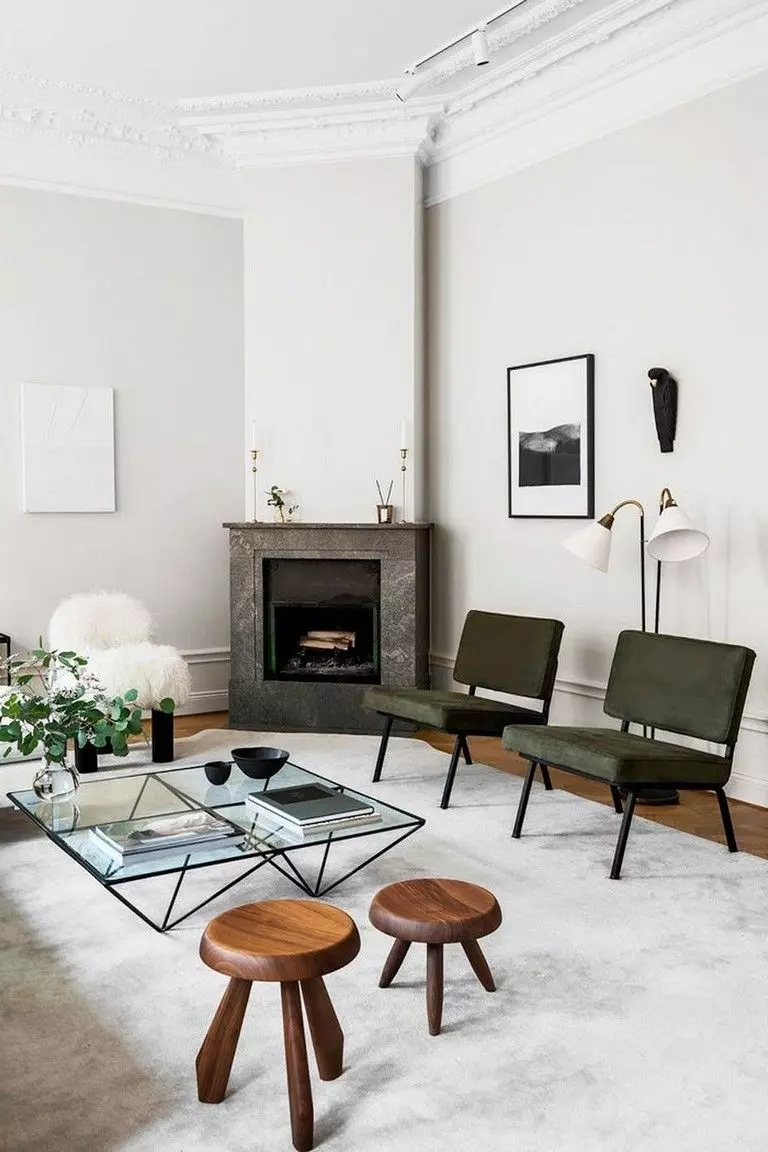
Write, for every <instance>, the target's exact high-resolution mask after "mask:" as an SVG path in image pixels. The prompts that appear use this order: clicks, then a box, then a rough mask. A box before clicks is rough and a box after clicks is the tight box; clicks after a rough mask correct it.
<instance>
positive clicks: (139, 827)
mask: <svg viewBox="0 0 768 1152" xmlns="http://www.w3.org/2000/svg"><path fill="white" fill-rule="evenodd" d="M238 835H242V830H241V829H239V828H235V827H234V826H233V825H232V824H230V823H229V821H228V820H221V819H219V817H218V816H215V815H214V814H213V812H205V811H197V812H181V813H174V814H173V815H170V816H150V817H146V818H145V819H142V820H118V821H116V822H114V823H112V824H102V825H98V826H97V827H96V828H91V829H90V836H91V840H92V843H93V846H94V847H95V848H98V849H100V851H102V852H104V853H105V854H106V855H107V856H109V857H110V858H111V859H113V860H116V861H117V862H118V863H119V864H126V863H127V862H128V861H129V860H132V859H133V858H134V857H136V856H146V855H147V854H148V853H150V852H160V851H168V850H169V849H171V848H172V849H175V850H176V851H177V852H178V851H186V850H191V849H193V848H200V847H202V846H203V845H206V846H207V845H209V844H216V843H218V842H219V841H220V840H226V839H228V838H229V837H231V836H238Z"/></svg>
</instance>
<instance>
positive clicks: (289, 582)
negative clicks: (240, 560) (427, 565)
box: [264, 559, 381, 684]
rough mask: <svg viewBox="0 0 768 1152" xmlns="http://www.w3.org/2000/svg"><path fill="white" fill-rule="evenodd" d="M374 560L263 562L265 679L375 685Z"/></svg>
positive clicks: (376, 594)
mask: <svg viewBox="0 0 768 1152" xmlns="http://www.w3.org/2000/svg"><path fill="white" fill-rule="evenodd" d="M380 583H381V570H380V563H379V561H375V560H308V559H296V560H291V559H276V560H264V599H265V604H264V625H265V645H264V657H265V659H264V665H265V666H264V675H265V677H266V678H267V679H268V680H324V681H337V682H338V681H354V682H356V683H362V684H379V683H380V682H381V664H380V656H379V600H380Z"/></svg>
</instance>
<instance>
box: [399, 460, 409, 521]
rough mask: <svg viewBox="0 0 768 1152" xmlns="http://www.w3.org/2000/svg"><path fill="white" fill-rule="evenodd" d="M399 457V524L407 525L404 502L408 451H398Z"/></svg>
mask: <svg viewBox="0 0 768 1152" xmlns="http://www.w3.org/2000/svg"><path fill="white" fill-rule="evenodd" d="M400 457H401V459H402V461H403V462H402V464H401V465H400V472H401V474H402V477H403V506H402V508H401V510H400V523H401V524H407V523H408V517H407V516H406V514H405V511H406V509H405V502H406V494H407V484H406V471H407V468H408V464H407V460H408V449H407V448H401V449H400Z"/></svg>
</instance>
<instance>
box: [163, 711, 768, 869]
mask: <svg viewBox="0 0 768 1152" xmlns="http://www.w3.org/2000/svg"><path fill="white" fill-rule="evenodd" d="M227 723H228V718H227V713H226V712H208V713H203V714H201V715H199V716H178V717H177V718H176V734H177V736H193V735H194V734H195V732H201V731H203V729H205V728H226V727H227ZM417 735H418V736H419V738H420V739H422V740H426V741H427V742H428V743H429V744H431V745H432V747H433V748H439V749H440V751H442V752H450V751H451V748H452V747H453V740H452V738H451V737H450V736H447V735H446V734H445V733H443V732H419V733H417ZM469 744H470V749H471V752H472V757H473V759H475V760H477V762H478V763H479V764H489V765H490V766H491V767H493V768H499V769H501V771H502V772H509V773H510V774H511V775H513V776H522V775H523V774H524V772H525V764H524V762H523V761H522V760H520V758H519V757H518V756H516V755H515V754H514V752H507V751H506V750H505V749H504V748H502V746H501V741H500V740H496V739H494V738H493V737H491V736H475V737H473V738H472V739H471V740H470V741H469ZM446 767H447V766H446ZM551 773H552V783H553V784H554V786H555V788H562V789H563V790H564V791H566V792H573V793H574V795H576V796H584V797H586V798H587V799H589V800H596V801H598V803H600V804H607V805H609V806H612V802H611V794H610V791H609V790H608V788H606V787H605V785H601V784H596V783H593V782H592V781H590V780H582V779H580V778H579V777H578V776H571V775H569V774H568V773H567V772H558V771H557V770H556V769H554V768H553V769H551ZM456 788H457V789H459V788H461V767H459V771H458V773H457V776H456ZM438 801H439V796H436V798H435V803H438ZM541 803H546V797H542V799H541ZM730 807H731V815H732V817H733V826H734V828H735V830H736V837H737V839H738V841H739V847H740V848H741V850H742V851H743V852H750V853H751V854H752V855H753V856H761V857H762V858H763V859H764V860H768V808H758V807H757V806H756V805H754V804H744V803H743V801H741V800H731V801H730ZM637 814H638V815H640V816H644V817H646V818H647V819H649V820H656V821H658V823H659V824H666V825H668V826H669V827H670V828H679V829H681V830H682V831H683V832H691V833H693V835H694V836H702V837H703V838H704V839H705V840H714V841H716V842H717V843H718V844H724V843H725V840H724V837H723V826H722V824H721V823H720V813H719V812H718V809H717V801H716V800H715V797H714V795H713V794H711V793H709V792H683V793H682V794H681V799H680V803H679V804H676V805H674V806H670V807H665V808H652V807H649V806H648V805H639V804H638V807H637Z"/></svg>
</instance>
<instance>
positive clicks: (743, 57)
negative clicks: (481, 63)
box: [427, 0, 768, 204]
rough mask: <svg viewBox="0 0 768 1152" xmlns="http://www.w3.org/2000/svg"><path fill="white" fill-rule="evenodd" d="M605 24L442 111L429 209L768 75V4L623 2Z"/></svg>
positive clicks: (763, 0) (560, 40) (527, 59)
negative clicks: (730, 85)
mask: <svg viewBox="0 0 768 1152" xmlns="http://www.w3.org/2000/svg"><path fill="white" fill-rule="evenodd" d="M605 15H606V18H605V19H592V20H588V21H586V22H584V23H583V24H581V25H579V26H578V27H573V28H571V29H570V30H569V31H568V32H566V33H564V34H563V35H561V36H559V37H554V38H552V39H551V40H550V41H549V42H548V43H547V44H545V45H542V46H540V47H539V48H537V49H535V50H534V51H532V52H529V53H526V54H524V55H523V56H521V57H519V58H518V66H517V67H516V68H514V69H511V68H508V69H506V70H505V71H504V72H503V73H500V72H497V73H496V75H494V76H492V77H490V78H489V80H488V82H487V83H485V84H482V85H475V86H473V87H472V88H471V89H470V88H467V89H465V90H464V91H463V92H462V93H460V94H459V95H458V96H456V97H455V98H454V99H453V100H451V101H449V102H448V103H447V105H446V110H445V115H444V116H443V117H442V118H441V120H440V122H439V124H438V125H437V131H436V133H435V141H434V144H433V149H432V157H431V159H432V163H431V165H430V169H429V171H428V173H427V203H428V204H429V203H437V202H439V201H440V200H443V199H447V198H449V197H450V196H455V195H458V194H460V193H461V192H464V191H467V190H469V189H470V188H473V187H477V186H478V185H479V184H483V183H487V182H489V181H491V180H495V179H498V178H499V177H500V176H503V175H505V174H507V173H509V172H513V171H516V170H518V169H520V168H522V167H526V166H527V165H529V164H532V163H536V162H538V161H539V160H542V159H544V158H546V157H547V156H550V155H553V154H555V153H557V152H562V151H566V150H568V149H569V148H572V147H574V146H576V145H578V144H581V143H584V142H586V141H587V140H590V139H597V138H599V137H600V136H602V135H605V134H606V133H607V132H611V131H615V130H617V129H618V128H620V127H623V126H625V125H627V124H630V123H634V122H636V121H638V120H641V119H644V118H646V117H648V116H652V115H655V114H657V113H659V112H661V111H665V110H667V109H669V108H671V107H674V106H675V105H677V104H682V103H685V102H686V101H688V100H692V99H695V98H696V97H698V96H701V95H704V94H705V93H706V92H709V91H712V90H713V89H715V88H717V87H720V86H722V85H723V84H727V83H730V82H733V81H734V80H736V79H739V78H741V77H745V76H748V75H751V74H753V73H754V72H755V71H759V70H761V69H763V68H768V36H766V33H767V32H768V26H763V24H764V22H765V21H766V19H768V0H617V3H616V4H615V5H613V6H612V8H611V11H610V13H606V14H605ZM761 22H762V23H761Z"/></svg>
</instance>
